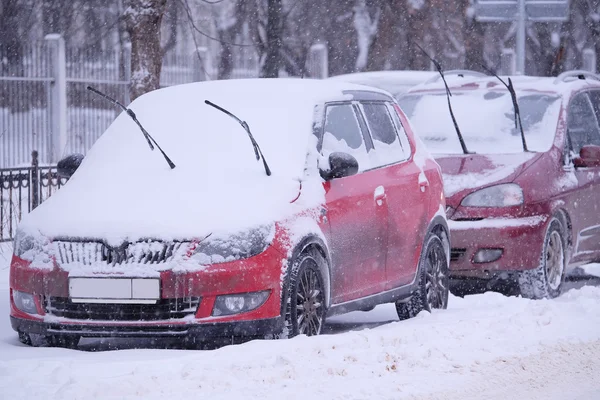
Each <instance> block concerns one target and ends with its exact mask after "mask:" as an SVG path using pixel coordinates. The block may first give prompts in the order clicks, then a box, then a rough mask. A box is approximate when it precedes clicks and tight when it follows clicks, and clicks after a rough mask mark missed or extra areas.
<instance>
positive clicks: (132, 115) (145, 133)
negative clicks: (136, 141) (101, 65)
mask: <svg viewBox="0 0 600 400" xmlns="http://www.w3.org/2000/svg"><path fill="white" fill-rule="evenodd" d="M87 90H89V91H90V92H92V93H96V94H97V95H98V96H100V97H103V98H105V99H106V100H108V101H110V102H111V103H113V104H116V105H117V106H119V107H120V108H121V109H122V110H123V111H125V113H127V115H129V117H130V118H131V119H132V120H133V122H135V123H136V124H137V126H139V127H140V129H141V131H142V133H143V134H144V137H145V138H146V141H147V142H148V146H150V150H154V145H153V144H152V143H154V144H155V145H156V147H157V148H158V150H160V152H161V153H162V155H163V157H164V158H165V160H167V164H169V167H171V169H173V168H175V164H174V163H173V161H171V159H170V158H169V157H168V156H167V154H166V153H165V152H164V151H163V149H161V148H160V146H159V145H158V143H156V140H154V138H153V137H152V136H150V134H149V133H148V132H147V131H146V129H144V127H143V126H142V124H141V123H140V121H138V119H137V117H136V116H135V113H134V112H133V110H132V109H130V108H127V107H125V106H124V105H123V104H121V103H119V101H117V100H115V99H113V98H112V97H110V96H108V95H107V94H104V93H102V92H101V91H99V90H98V89H94V88H93V87H91V86H88V87H87Z"/></svg>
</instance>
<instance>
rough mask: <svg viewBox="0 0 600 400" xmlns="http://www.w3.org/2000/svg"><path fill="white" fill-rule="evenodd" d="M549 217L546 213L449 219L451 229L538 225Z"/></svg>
mask: <svg viewBox="0 0 600 400" xmlns="http://www.w3.org/2000/svg"><path fill="white" fill-rule="evenodd" d="M547 219H548V217H547V216H545V215H534V216H531V217H523V218H486V219H482V220H480V221H453V220H448V227H449V228H450V231H460V230H470V229H483V228H509V227H512V228H516V227H525V226H530V227H532V226H536V225H539V224H541V223H542V222H544V221H546V220H547Z"/></svg>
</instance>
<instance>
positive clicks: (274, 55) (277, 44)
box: [260, 0, 283, 78]
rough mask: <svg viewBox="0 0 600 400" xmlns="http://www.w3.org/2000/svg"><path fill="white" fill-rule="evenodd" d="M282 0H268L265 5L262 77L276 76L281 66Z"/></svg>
mask: <svg viewBox="0 0 600 400" xmlns="http://www.w3.org/2000/svg"><path fill="white" fill-rule="evenodd" d="M281 1H282V0H268V5H267V43H266V45H267V55H266V57H265V63H264V64H263V67H262V71H261V74H260V75H261V76H262V77H263V78H277V77H278V76H279V68H280V67H281V39H282V37H281V36H282V30H283V25H282V18H281V16H282V15H281V14H282V3H281Z"/></svg>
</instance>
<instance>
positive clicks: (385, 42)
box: [367, 1, 399, 71]
mask: <svg viewBox="0 0 600 400" xmlns="http://www.w3.org/2000/svg"><path fill="white" fill-rule="evenodd" d="M396 11H399V10H398V9H397V8H396V2H395V1H389V2H388V1H385V2H381V3H380V6H379V12H380V14H379V23H378V25H377V28H378V29H377V33H376V34H375V37H374V38H373V42H372V43H371V48H370V49H369V59H368V61H367V70H368V71H380V70H383V69H385V68H386V64H388V61H389V59H390V56H391V54H390V52H391V49H392V46H393V44H394V40H395V39H396V37H397V34H396V23H397V21H398V14H397V13H396Z"/></svg>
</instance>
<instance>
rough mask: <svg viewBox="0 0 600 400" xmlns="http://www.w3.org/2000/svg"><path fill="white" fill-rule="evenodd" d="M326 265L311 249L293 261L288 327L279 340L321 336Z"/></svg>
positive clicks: (286, 298)
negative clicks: (298, 336)
mask: <svg viewBox="0 0 600 400" xmlns="http://www.w3.org/2000/svg"><path fill="white" fill-rule="evenodd" d="M325 266H326V261H325V259H324V258H323V256H322V255H321V254H320V253H319V252H318V251H317V250H316V249H314V248H309V249H308V250H306V251H304V252H303V253H302V254H300V255H299V256H298V258H297V259H296V260H294V262H293V264H292V267H291V268H290V271H289V279H288V285H287V288H286V290H285V296H286V297H285V303H284V307H283V309H284V310H285V326H284V328H283V332H282V333H281V334H279V335H277V336H278V337H283V338H286V337H294V336H297V335H300V334H304V335H307V336H314V335H318V334H320V333H321V329H322V327H323V324H324V322H325V314H326V303H325V285H324V284H323V277H322V276H321V268H322V267H325Z"/></svg>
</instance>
